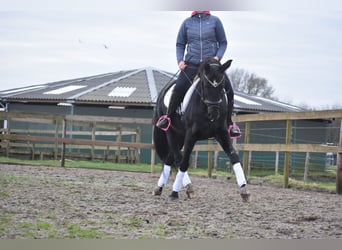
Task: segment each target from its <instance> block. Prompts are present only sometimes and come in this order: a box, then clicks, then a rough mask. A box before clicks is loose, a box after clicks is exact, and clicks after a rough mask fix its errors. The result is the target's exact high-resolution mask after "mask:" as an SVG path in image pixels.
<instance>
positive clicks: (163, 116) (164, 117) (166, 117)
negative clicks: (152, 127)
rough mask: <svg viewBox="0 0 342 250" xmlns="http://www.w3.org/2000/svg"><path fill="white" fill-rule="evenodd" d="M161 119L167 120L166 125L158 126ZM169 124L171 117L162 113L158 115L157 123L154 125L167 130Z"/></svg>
mask: <svg viewBox="0 0 342 250" xmlns="http://www.w3.org/2000/svg"><path fill="white" fill-rule="evenodd" d="M162 120H166V121H167V126H166V127H165V128H163V127H160V122H161V121H162ZM170 125H171V119H170V117H168V116H167V115H162V116H161V117H159V119H158V121H157V123H156V126H157V127H158V128H160V129H161V130H163V131H167V130H168V129H169V127H170Z"/></svg>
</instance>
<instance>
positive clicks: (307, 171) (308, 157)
mask: <svg viewBox="0 0 342 250" xmlns="http://www.w3.org/2000/svg"><path fill="white" fill-rule="evenodd" d="M309 167H310V153H309V152H306V157H305V167H304V178H303V179H304V181H307V179H308V173H309Z"/></svg>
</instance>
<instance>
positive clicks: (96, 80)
mask: <svg viewBox="0 0 342 250" xmlns="http://www.w3.org/2000/svg"><path fill="white" fill-rule="evenodd" d="M175 77H176V76H175V75H174V74H172V73H169V72H166V71H163V70H160V69H156V68H152V67H146V68H141V69H132V70H122V71H117V72H111V73H105V74H100V75H95V76H88V77H80V78H76V79H70V80H63V81H57V82H51V83H45V84H38V85H32V86H26V87H22V88H13V89H8V90H3V91H0V105H1V108H2V109H1V110H3V111H5V112H7V111H16V112H29V113H40V114H44V113H48V114H68V115H92V116H111V117H126V118H131V117H134V118H148V119H150V118H152V114H153V109H154V106H155V103H156V100H157V96H158V93H159V91H160V90H161V89H162V88H163V86H164V85H166V84H167V83H169V82H170V81H173V80H174V79H175ZM234 111H235V115H240V114H258V113H265V112H298V111H303V109H301V108H299V107H296V106H293V105H289V104H286V103H282V102H278V101H274V100H269V99H266V98H262V97H258V96H250V95H247V94H244V93H240V92H237V91H235V102H234ZM123 126H127V127H129V126H132V124H123ZM134 126H135V125H134ZM138 126H139V128H140V129H141V131H142V132H141V142H144V143H151V138H152V129H151V128H152V127H151V125H150V124H138ZM239 126H240V128H241V129H242V132H243V130H244V124H239ZM326 126H327V122H326V121H322V120H302V121H295V124H294V126H293V127H294V129H295V133H294V138H293V141H294V142H298V143H299V142H301V143H305V142H310V143H326V135H325V133H322V132H320V133H317V129H320V130H321V131H322V127H323V128H325V127H326ZM285 127H286V126H285V121H272V122H269V121H262V122H254V123H253V124H252V125H251V131H252V133H251V138H250V142H251V143H260V142H263V143H283V142H284V138H285ZM240 140H241V142H242V140H243V138H240V139H238V140H237V143H239V142H240ZM150 157H151V154H150V150H142V151H141V154H140V162H144V163H149V162H150V161H151V158H150ZM205 157H206V156H205V155H204V156H203V159H199V161H200V162H202V161H204V162H205V161H206V159H204V158H205ZM273 158H274V156H270V155H267V154H265V153H262V154H260V153H259V154H257V153H256V154H255V155H254V156H253V161H255V162H254V165H260V166H266V165H268V164H271V165H272V164H273V162H274V159H273ZM304 158H305V156H302V155H299V154H297V156H296V155H294V157H292V160H293V161H300V162H302V161H304V160H305V159H304ZM219 159H220V162H219V165H221V166H224V165H225V164H226V161H227V158H226V157H225V156H224V155H222V156H220V157H219ZM318 161H319V162H320V164H321V163H322V161H324V159H323V158H322V157H319V159H318ZM295 165H298V164H296V163H295V162H294V166H295ZM323 165H324V164H323Z"/></svg>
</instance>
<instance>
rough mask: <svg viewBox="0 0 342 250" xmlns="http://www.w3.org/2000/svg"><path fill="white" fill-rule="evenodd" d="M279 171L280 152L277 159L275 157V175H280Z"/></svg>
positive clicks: (277, 153)
mask: <svg viewBox="0 0 342 250" xmlns="http://www.w3.org/2000/svg"><path fill="white" fill-rule="evenodd" d="M278 171H279V151H277V152H276V157H275V171H274V172H275V175H277V174H278Z"/></svg>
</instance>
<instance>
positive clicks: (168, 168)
mask: <svg viewBox="0 0 342 250" xmlns="http://www.w3.org/2000/svg"><path fill="white" fill-rule="evenodd" d="M170 172H171V166H169V165H166V164H164V167H163V171H162V172H161V175H160V177H159V180H158V187H164V186H165V185H166V183H167V181H168V179H169V176H170Z"/></svg>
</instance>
